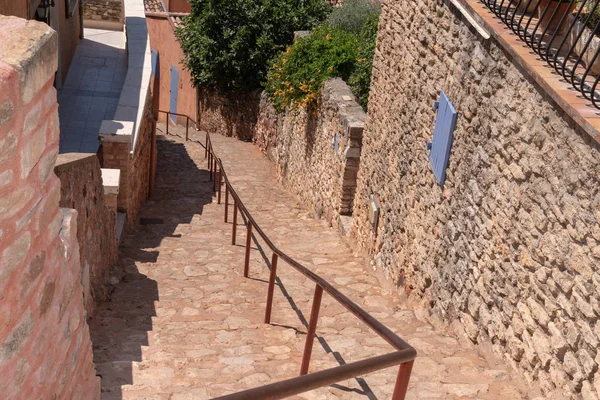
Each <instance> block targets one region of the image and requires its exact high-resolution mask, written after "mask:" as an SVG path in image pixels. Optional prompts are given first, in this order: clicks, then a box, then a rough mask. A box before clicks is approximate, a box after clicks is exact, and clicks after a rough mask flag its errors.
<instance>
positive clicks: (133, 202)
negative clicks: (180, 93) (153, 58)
mask: <svg viewBox="0 0 600 400" xmlns="http://www.w3.org/2000/svg"><path fill="white" fill-rule="evenodd" d="M152 121H153V116H152V98H151V97H150V95H148V98H147V101H146V106H145V107H144V117H143V119H142V124H141V126H140V127H139V130H138V135H139V136H138V138H137V143H136V146H135V148H134V150H133V152H132V153H131V157H130V159H129V172H128V173H129V175H128V177H127V179H128V181H129V182H128V188H127V191H128V192H127V222H128V225H129V226H132V225H134V224H136V223H137V216H138V214H139V211H140V208H141V207H142V203H143V202H144V201H145V200H146V199H147V198H148V196H149V194H150V191H151V187H150V169H151V163H150V160H151V159H153V158H155V157H153V153H156V144H155V137H154V131H153V129H154V126H153V122H152Z"/></svg>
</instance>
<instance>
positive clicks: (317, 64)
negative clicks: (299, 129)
mask: <svg viewBox="0 0 600 400" xmlns="http://www.w3.org/2000/svg"><path fill="white" fill-rule="evenodd" d="M357 56H358V41H357V38H356V35H354V34H351V33H348V32H345V31H343V30H340V29H336V28H332V27H330V26H321V27H319V28H316V29H315V30H314V31H313V32H312V33H311V35H310V36H307V37H305V38H300V39H298V40H297V41H296V42H295V43H294V44H293V45H291V46H290V47H288V49H287V51H286V52H284V53H281V54H279V55H278V56H276V57H275V59H274V60H273V62H272V64H273V65H272V68H271V69H270V70H269V73H268V75H267V82H266V84H265V90H266V92H267V94H269V96H270V97H271V100H272V102H273V105H274V106H275V109H276V110H278V111H280V112H281V111H284V110H285V108H286V107H288V106H290V107H291V108H292V109H296V108H299V107H304V106H306V105H308V104H309V103H311V102H313V101H315V100H316V99H317V98H318V97H319V95H320V92H321V89H322V87H323V84H324V83H325V81H326V80H328V79H331V78H335V77H341V78H342V79H348V78H349V77H350V74H351V73H352V71H353V69H354V65H355V63H356V60H357Z"/></svg>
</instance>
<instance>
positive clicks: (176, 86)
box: [169, 65, 179, 123]
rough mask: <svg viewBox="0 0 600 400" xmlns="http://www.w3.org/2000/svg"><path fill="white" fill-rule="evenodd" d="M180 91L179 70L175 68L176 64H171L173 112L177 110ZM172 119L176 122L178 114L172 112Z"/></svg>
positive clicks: (171, 105) (170, 109)
mask: <svg viewBox="0 0 600 400" xmlns="http://www.w3.org/2000/svg"><path fill="white" fill-rule="evenodd" d="M178 92H179V72H177V70H176V69H175V67H174V66H172V65H171V103H170V107H169V111H171V112H172V113H176V112H177V94H178ZM171 121H173V122H174V123H176V121H177V116H176V115H174V114H171Z"/></svg>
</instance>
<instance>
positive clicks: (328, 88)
mask: <svg viewBox="0 0 600 400" xmlns="http://www.w3.org/2000/svg"><path fill="white" fill-rule="evenodd" d="M365 117H366V116H365V113H364V111H363V110H362V108H361V106H360V105H359V104H358V103H356V101H355V100H354V96H353V95H352V93H351V92H350V88H349V87H348V86H347V85H346V83H345V82H344V81H342V80H341V79H333V80H330V81H328V82H326V84H325V87H324V88H323V91H322V97H321V103H320V105H319V107H318V108H317V109H316V110H311V109H309V110H308V111H307V110H303V111H299V112H288V113H286V114H285V115H277V113H276V112H275V110H274V109H273V107H272V106H271V103H270V101H269V99H268V97H267V96H266V94H263V95H262V97H261V102H260V108H259V115H258V123H257V126H256V134H255V138H254V141H255V142H256V143H257V144H258V146H259V147H260V148H261V149H262V150H263V151H264V152H265V153H267V155H268V156H269V158H270V159H271V160H272V161H274V162H275V163H276V164H277V167H278V175H279V178H280V179H281V181H282V182H283V184H284V185H285V186H287V187H288V188H290V189H291V190H292V191H293V192H294V193H296V194H297V195H298V196H299V197H300V198H302V199H303V200H304V201H306V202H307V203H308V204H310V205H311V206H312V208H313V209H314V210H315V213H316V214H317V216H318V217H319V218H320V217H324V218H325V219H326V220H327V221H328V222H330V223H331V224H332V225H334V226H336V225H338V224H339V223H340V214H342V215H347V214H351V213H352V202H353V200H354V194H355V190H356V176H357V173H358V164H359V161H360V152H361V145H362V131H363V126H364V120H365Z"/></svg>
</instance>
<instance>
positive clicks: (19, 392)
mask: <svg viewBox="0 0 600 400" xmlns="http://www.w3.org/2000/svg"><path fill="white" fill-rule="evenodd" d="M57 45H58V44H57V37H56V33H54V32H53V31H52V30H51V29H50V28H49V27H48V26H46V25H44V24H41V23H37V22H33V21H31V22H27V21H25V20H22V19H18V18H12V17H0V54H2V61H0V293H1V294H2V295H1V296H0V377H2V378H1V384H0V398H1V399H3V400H10V399H41V398H43V399H50V398H56V399H76V398H77V399H99V397H100V388H99V379H98V378H97V377H96V376H95V371H94V365H93V356H92V346H91V341H90V336H89V329H88V326H87V323H86V316H85V312H84V308H83V295H82V286H81V281H80V279H81V272H82V271H81V264H80V261H79V247H78V243H77V238H76V234H77V226H76V220H77V213H76V212H75V211H74V210H68V209H59V198H60V181H59V180H58V178H57V177H56V175H55V174H54V172H53V169H54V164H55V160H56V155H57V153H58V137H59V131H58V129H59V128H58V105H57V103H56V91H55V89H54V88H53V86H52V83H53V79H54V71H55V70H56V66H57V62H56V56H57Z"/></svg>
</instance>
